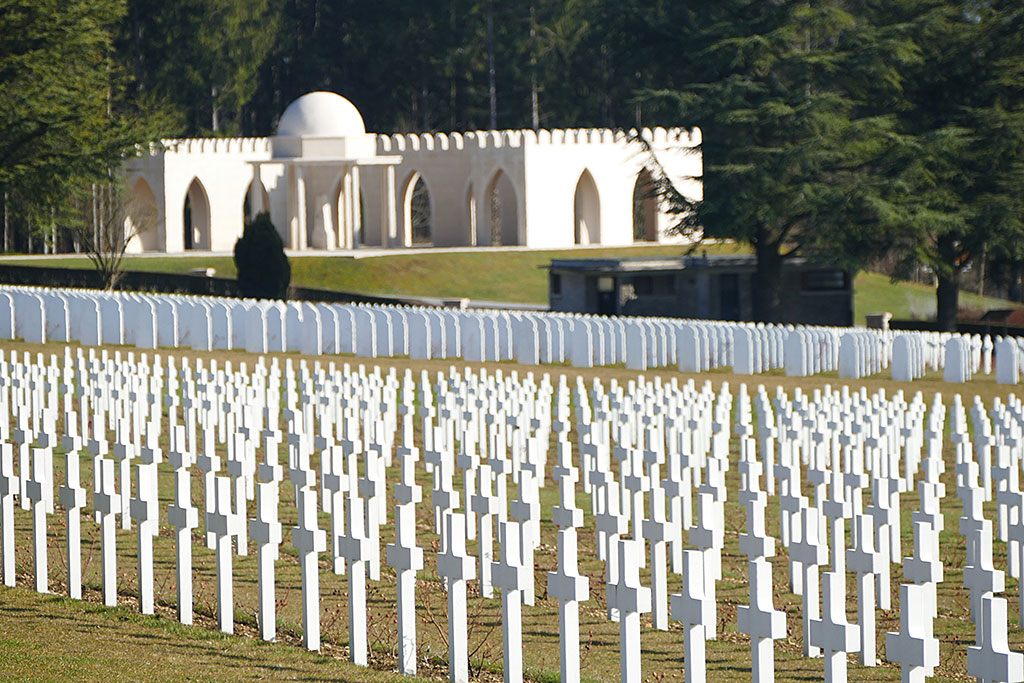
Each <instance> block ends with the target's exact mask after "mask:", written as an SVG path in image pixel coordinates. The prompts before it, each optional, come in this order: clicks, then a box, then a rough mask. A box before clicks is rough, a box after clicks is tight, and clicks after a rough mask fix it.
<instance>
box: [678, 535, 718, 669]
mask: <svg viewBox="0 0 1024 683" xmlns="http://www.w3.org/2000/svg"><path fill="white" fill-rule="evenodd" d="M683 576H684V577H685V578H684V580H683V592H682V593H673V594H672V619H673V620H674V621H680V622H682V623H683V653H684V654H683V656H684V659H685V662H686V683H702V682H703V681H704V680H705V678H706V675H707V667H706V661H705V641H706V639H707V636H706V628H707V625H708V624H709V623H711V622H713V621H714V620H715V602H714V600H713V599H711V597H710V596H708V594H707V592H706V591H705V580H704V553H702V552H701V551H699V550H684V551H683Z"/></svg>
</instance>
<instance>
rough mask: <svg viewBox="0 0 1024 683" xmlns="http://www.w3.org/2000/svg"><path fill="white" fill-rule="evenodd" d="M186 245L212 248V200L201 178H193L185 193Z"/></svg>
mask: <svg viewBox="0 0 1024 683" xmlns="http://www.w3.org/2000/svg"><path fill="white" fill-rule="evenodd" d="M183 218H184V221H183V223H184V226H185V234H184V238H185V240H184V246H185V249H186V250H189V249H199V250H203V251H209V250H210V200H209V198H208V196H207V194H206V188H204V187H203V184H202V183H201V182H199V178H195V179H193V180H192V184H190V185H189V186H188V192H186V193H185V208H184V216H183Z"/></svg>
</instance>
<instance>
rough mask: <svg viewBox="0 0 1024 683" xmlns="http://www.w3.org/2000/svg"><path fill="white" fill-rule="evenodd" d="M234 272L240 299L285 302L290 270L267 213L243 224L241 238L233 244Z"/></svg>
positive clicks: (282, 247)
mask: <svg viewBox="0 0 1024 683" xmlns="http://www.w3.org/2000/svg"><path fill="white" fill-rule="evenodd" d="M235 269H236V270H237V272H238V275H237V279H238V288H239V289H240V290H241V292H242V295H243V296H248V297H252V298H254V299H287V298H288V284H289V282H290V281H291V277H292V269H291V266H290V265H289V263H288V257H287V256H286V255H285V253H284V242H283V241H282V240H281V236H280V235H279V234H277V228H275V227H274V224H273V223H272V222H271V221H270V214H269V213H267V212H263V213H259V214H257V215H256V217H255V218H253V219H252V220H251V221H249V222H247V223H246V224H245V230H244V232H243V233H242V236H241V237H239V238H238V241H237V242H235Z"/></svg>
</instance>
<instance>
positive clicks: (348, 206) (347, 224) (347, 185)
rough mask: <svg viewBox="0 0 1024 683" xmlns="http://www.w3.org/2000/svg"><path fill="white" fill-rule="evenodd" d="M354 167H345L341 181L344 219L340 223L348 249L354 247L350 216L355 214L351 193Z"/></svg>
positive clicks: (352, 226)
mask: <svg viewBox="0 0 1024 683" xmlns="http://www.w3.org/2000/svg"><path fill="white" fill-rule="evenodd" d="M354 170H355V169H354V168H353V167H352V166H346V167H345V179H344V180H343V181H342V183H343V187H344V190H342V191H343V192H344V193H345V221H344V223H342V225H343V226H344V232H345V244H346V245H347V246H348V248H349V249H352V248H354V247H355V239H354V233H355V227H354V225H353V221H352V218H353V216H354V215H355V213H354V210H353V208H352V205H353V204H354V203H355V198H354V195H353V194H352V172H353V171H354Z"/></svg>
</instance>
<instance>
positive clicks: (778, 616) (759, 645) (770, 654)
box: [736, 557, 786, 683]
mask: <svg viewBox="0 0 1024 683" xmlns="http://www.w3.org/2000/svg"><path fill="white" fill-rule="evenodd" d="M747 573H748V581H749V583H750V604H749V605H740V606H739V607H737V608H736V617H737V622H738V630H739V632H740V633H746V634H747V635H749V636H750V655H751V662H752V664H753V666H752V671H751V673H752V679H753V681H755V683H769V681H774V680H775V649H774V643H773V641H775V640H778V639H780V638H785V637H786V613H785V612H783V611H780V610H777V609H775V607H774V606H773V605H772V565H771V563H770V562H769V561H768V560H767V559H765V558H763V557H759V558H754V559H750V560H748V561H747Z"/></svg>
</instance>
